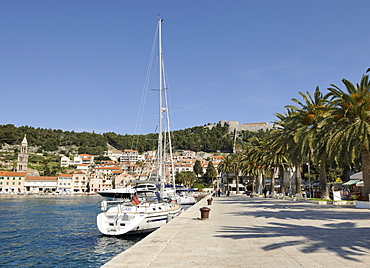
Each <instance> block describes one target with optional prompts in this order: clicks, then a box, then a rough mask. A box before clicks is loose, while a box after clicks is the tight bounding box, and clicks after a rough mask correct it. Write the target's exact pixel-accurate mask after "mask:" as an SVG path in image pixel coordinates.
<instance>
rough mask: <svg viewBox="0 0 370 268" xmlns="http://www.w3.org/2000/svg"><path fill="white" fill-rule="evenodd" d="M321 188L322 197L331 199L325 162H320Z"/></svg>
mask: <svg viewBox="0 0 370 268" xmlns="http://www.w3.org/2000/svg"><path fill="white" fill-rule="evenodd" d="M319 180H320V188H321V199H329V198H330V197H329V189H328V181H327V179H326V165H325V163H320V175H319Z"/></svg>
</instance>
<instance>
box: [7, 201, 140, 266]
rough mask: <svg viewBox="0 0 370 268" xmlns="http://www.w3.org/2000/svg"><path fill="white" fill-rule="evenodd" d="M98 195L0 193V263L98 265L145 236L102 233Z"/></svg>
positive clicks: (11, 264)
mask: <svg viewBox="0 0 370 268" xmlns="http://www.w3.org/2000/svg"><path fill="white" fill-rule="evenodd" d="M100 200H101V197H100V196H64V195H55V196H53V195H52V196H38V195H37V196H35V195H0V267H100V266H102V265H103V264H105V263H106V262H108V261H109V260H111V259H112V258H113V257H114V256H116V255H117V254H119V253H121V252H123V251H125V250H126V249H128V248H130V247H131V246H132V245H134V244H135V243H136V242H138V241H140V240H141V239H142V238H143V237H144V236H131V237H130V236H129V237H125V238H117V237H106V236H103V235H101V234H100V232H99V231H98V229H97V227H96V216H97V214H98V213H99V206H98V203H99V201H100Z"/></svg>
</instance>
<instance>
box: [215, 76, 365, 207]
mask: <svg viewBox="0 0 370 268" xmlns="http://www.w3.org/2000/svg"><path fill="white" fill-rule="evenodd" d="M342 82H343V85H344V89H341V88H340V87H338V86H336V85H331V86H330V87H329V88H328V89H327V92H326V93H325V94H324V93H323V92H321V91H320V89H319V88H316V89H315V91H314V93H313V95H311V93H310V92H306V93H303V92H299V95H300V96H301V100H298V99H296V98H293V99H292V102H293V104H291V105H287V106H285V111H284V112H283V113H276V114H275V115H276V118H277V119H276V121H275V122H274V123H275V124H277V125H278V126H279V127H278V128H275V129H273V130H271V131H268V132H266V133H263V135H254V136H251V137H249V138H248V139H247V141H246V142H244V143H241V144H239V147H238V149H237V151H236V152H235V153H234V154H231V155H230V156H229V157H227V158H225V159H224V161H223V162H222V163H221V164H220V166H219V171H222V172H223V173H225V174H233V176H234V178H235V180H236V181H237V179H238V176H239V175H243V176H247V177H249V178H250V180H251V181H252V183H253V184H254V185H255V184H256V179H257V178H260V177H261V178H262V182H263V185H262V187H266V177H270V178H272V179H271V184H270V187H271V188H270V189H268V190H269V191H271V192H272V191H274V190H275V188H274V176H271V174H276V172H277V170H278V171H279V177H280V192H282V193H284V192H285V189H284V183H283V178H284V171H286V170H288V169H290V170H294V172H295V182H296V183H295V185H294V186H293V191H294V193H295V194H301V193H302V175H303V176H304V177H306V181H307V179H308V178H309V179H312V181H314V180H318V181H319V182H320V188H321V198H322V199H329V189H328V181H332V182H333V181H335V180H337V179H338V178H340V179H341V178H343V179H344V180H347V178H348V175H349V173H350V172H351V173H355V172H358V171H360V170H362V171H363V181H364V188H363V197H364V199H365V200H368V198H369V194H370V147H369V146H370V82H369V76H368V75H363V76H362V78H361V81H360V83H358V84H356V85H354V84H352V83H351V82H350V81H348V80H346V79H343V80H342ZM309 167H310V169H309V171H310V172H309V174H307V171H308V170H307V169H308V168H309ZM302 172H303V174H302ZM308 176H310V177H308Z"/></svg>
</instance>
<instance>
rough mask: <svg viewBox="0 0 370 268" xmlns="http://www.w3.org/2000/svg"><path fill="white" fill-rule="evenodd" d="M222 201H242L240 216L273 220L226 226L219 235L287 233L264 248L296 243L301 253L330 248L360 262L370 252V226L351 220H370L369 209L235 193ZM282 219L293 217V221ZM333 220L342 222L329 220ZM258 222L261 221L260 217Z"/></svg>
mask: <svg viewBox="0 0 370 268" xmlns="http://www.w3.org/2000/svg"><path fill="white" fill-rule="evenodd" d="M219 202H222V203H224V204H227V203H228V202H229V203H230V202H232V203H233V204H234V205H235V204H237V205H240V206H241V210H242V212H240V211H239V212H238V213H235V214H237V215H239V216H249V217H250V216H252V217H255V218H259V217H260V218H265V219H271V222H266V224H264V225H261V226H257V225H254V226H246V227H235V226H223V227H222V229H221V230H220V231H219V234H218V235H217V237H223V238H231V239H255V238H269V237H271V238H273V237H284V239H285V240H287V241H284V242H280V243H272V244H270V245H267V246H264V247H263V249H264V250H266V251H269V250H274V249H277V248H284V247H290V246H294V247H296V248H297V249H298V250H300V251H301V252H302V253H314V252H328V251H329V252H332V253H335V254H336V255H338V256H339V257H342V258H344V259H348V260H351V261H357V262H359V260H358V259H357V258H356V256H357V257H358V256H362V255H367V254H369V249H370V227H358V226H356V223H355V222H351V220H352V221H359V220H360V221H362V220H363V221H368V220H370V211H368V210H366V211H364V210H358V209H355V208H353V209H348V208H345V209H342V208H340V207H333V206H330V207H326V206H324V207H320V206H318V205H315V204H307V203H303V204H300V203H293V202H290V201H283V200H274V199H264V198H250V199H247V198H246V197H236V198H234V197H233V198H230V199H229V200H225V199H223V200H219ZM279 220H280V221H282V220H291V222H292V223H286V222H279ZM305 220H306V222H305ZM331 220H343V222H339V223H338V222H335V223H330V221H331ZM346 220H347V221H346ZM297 221H298V223H296V222H297ZM310 221H322V225H320V224H310ZM256 223H257V224H258V221H257V222H256ZM313 225H315V226H313ZM318 225H319V226H318Z"/></svg>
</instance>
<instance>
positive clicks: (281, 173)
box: [279, 165, 285, 193]
mask: <svg viewBox="0 0 370 268" xmlns="http://www.w3.org/2000/svg"><path fill="white" fill-rule="evenodd" d="M279 178H280V193H285V186H284V168H283V165H280V166H279Z"/></svg>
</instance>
